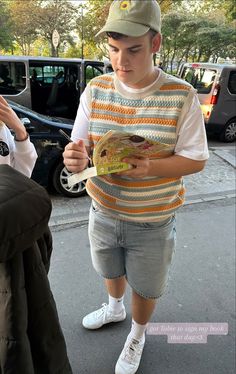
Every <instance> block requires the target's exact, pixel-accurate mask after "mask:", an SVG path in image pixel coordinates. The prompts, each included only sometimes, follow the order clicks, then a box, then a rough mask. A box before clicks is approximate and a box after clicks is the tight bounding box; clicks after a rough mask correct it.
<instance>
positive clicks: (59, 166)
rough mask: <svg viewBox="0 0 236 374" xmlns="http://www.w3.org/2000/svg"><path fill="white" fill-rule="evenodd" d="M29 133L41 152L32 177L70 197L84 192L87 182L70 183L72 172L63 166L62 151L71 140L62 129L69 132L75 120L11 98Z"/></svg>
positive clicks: (13, 107)
mask: <svg viewBox="0 0 236 374" xmlns="http://www.w3.org/2000/svg"><path fill="white" fill-rule="evenodd" d="M8 103H9V105H10V106H11V107H12V109H13V110H14V111H15V112H16V114H17V115H18V117H19V118H20V119H21V121H22V122H23V124H24V126H25V128H26V130H27V131H28V133H29V134H30V139H31V141H32V143H34V146H35V148H36V151H37V153H38V159H37V162H36V165H35V167H34V170H33V173H32V179H34V180H35V181H36V182H37V183H39V184H41V185H42V186H44V187H46V188H49V189H51V188H54V189H55V190H56V191H57V192H58V193H61V194H63V195H65V196H68V197H78V196H81V195H83V194H85V192H86V190H85V182H81V183H78V184H76V185H75V186H73V187H69V186H68V183H67V179H68V177H69V176H70V175H71V173H70V172H68V170H67V169H66V168H65V167H64V164H63V159H62V153H63V150H64V148H65V145H66V144H67V143H68V140H67V139H65V137H64V136H62V135H61V134H60V133H59V129H62V130H63V131H64V132H66V133H67V134H68V135H69V136H70V133H71V130H72V126H73V121H72V120H69V119H64V118H56V117H53V118H52V117H48V116H45V115H42V114H38V113H36V112H34V111H32V110H30V109H28V108H26V107H24V106H22V105H19V104H16V103H14V102H12V101H10V100H8Z"/></svg>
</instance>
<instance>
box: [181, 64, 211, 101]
mask: <svg viewBox="0 0 236 374" xmlns="http://www.w3.org/2000/svg"><path fill="white" fill-rule="evenodd" d="M215 77H216V70H214V69H208V68H195V67H192V66H191V67H185V68H184V70H183V74H182V77H181V78H182V79H184V80H185V81H187V82H188V83H190V84H192V86H193V87H194V88H196V89H197V92H198V93H200V94H207V93H210V92H211V89H212V85H213V83H214V80H215Z"/></svg>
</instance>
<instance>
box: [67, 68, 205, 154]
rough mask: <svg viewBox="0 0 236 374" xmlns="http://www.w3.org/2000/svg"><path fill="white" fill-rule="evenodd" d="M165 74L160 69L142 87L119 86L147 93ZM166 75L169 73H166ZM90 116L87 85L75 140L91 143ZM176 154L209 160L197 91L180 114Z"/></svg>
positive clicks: (81, 104)
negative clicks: (89, 131)
mask: <svg viewBox="0 0 236 374" xmlns="http://www.w3.org/2000/svg"><path fill="white" fill-rule="evenodd" d="M164 74H165V73H164V72H163V71H162V70H160V69H159V75H158V77H157V80H156V81H155V82H153V83H152V84H151V85H149V86H148V87H144V88H142V89H134V88H131V87H128V86H126V85H125V84H124V83H122V82H120V81H119V86H120V87H122V89H123V90H125V91H126V92H127V93H130V94H135V93H142V95H145V92H149V91H150V89H151V87H152V86H153V85H155V84H156V83H157V81H158V80H159V79H160V77H163V75H164ZM165 76H168V75H166V74H165ZM89 118H90V88H89V86H87V87H86V88H85V90H84V92H83V93H82V95H81V97H80V105H79V108H78V111H77V115H76V119H75V123H74V126H73V130H72V134H71V138H72V140H73V141H77V140H78V139H84V140H85V145H89V143H88V128H89ZM175 154H176V155H179V156H183V157H186V158H190V159H192V160H197V161H202V160H207V159H208V157H209V152H208V146H207V138H206V131H205V125H204V119H203V114H202V110H201V107H200V103H199V100H198V96H197V93H196V91H195V93H194V95H193V100H192V101H191V102H189V103H187V106H185V108H184V110H183V111H182V112H181V114H180V117H179V120H178V124H177V142H176V145H175Z"/></svg>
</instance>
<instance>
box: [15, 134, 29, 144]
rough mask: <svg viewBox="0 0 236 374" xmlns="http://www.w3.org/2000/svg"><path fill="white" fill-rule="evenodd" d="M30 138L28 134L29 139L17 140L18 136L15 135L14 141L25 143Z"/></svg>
mask: <svg viewBox="0 0 236 374" xmlns="http://www.w3.org/2000/svg"><path fill="white" fill-rule="evenodd" d="M28 138H29V134H28V133H27V137H26V138H25V139H23V140H19V139H17V138H16V135H14V140H15V141H16V142H25V141H26V140H27V139H28Z"/></svg>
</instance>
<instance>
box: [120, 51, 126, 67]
mask: <svg viewBox="0 0 236 374" xmlns="http://www.w3.org/2000/svg"><path fill="white" fill-rule="evenodd" d="M118 64H119V66H120V67H123V66H126V65H128V58H127V54H126V53H124V52H121V51H120V53H119V56H118Z"/></svg>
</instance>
